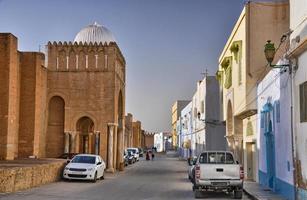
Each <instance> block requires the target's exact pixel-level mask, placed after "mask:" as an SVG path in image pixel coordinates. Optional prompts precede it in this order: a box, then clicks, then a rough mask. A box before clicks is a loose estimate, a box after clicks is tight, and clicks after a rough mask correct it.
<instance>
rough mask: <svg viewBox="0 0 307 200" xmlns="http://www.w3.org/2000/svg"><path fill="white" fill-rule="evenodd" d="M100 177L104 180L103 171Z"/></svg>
mask: <svg viewBox="0 0 307 200" xmlns="http://www.w3.org/2000/svg"><path fill="white" fill-rule="evenodd" d="M101 179H102V180H104V172H103V174H102V176H101Z"/></svg>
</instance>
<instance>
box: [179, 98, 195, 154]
mask: <svg viewBox="0 0 307 200" xmlns="http://www.w3.org/2000/svg"><path fill="white" fill-rule="evenodd" d="M180 118H181V127H182V128H181V139H182V141H181V144H180V146H181V147H182V145H183V143H185V142H188V140H190V141H191V144H192V143H194V141H192V102H190V103H189V104H188V105H187V106H186V107H185V108H183V109H182V111H181V116H180ZM193 139H194V137H193ZM194 148H195V145H194ZM182 149H183V157H184V158H188V157H189V156H190V155H189V149H186V148H182ZM191 150H192V151H193V150H194V149H192V146H191Z"/></svg>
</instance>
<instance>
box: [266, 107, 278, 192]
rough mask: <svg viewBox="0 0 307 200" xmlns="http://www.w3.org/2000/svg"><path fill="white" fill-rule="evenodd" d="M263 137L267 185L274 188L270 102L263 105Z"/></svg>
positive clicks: (273, 143)
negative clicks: (264, 141) (264, 140)
mask: <svg viewBox="0 0 307 200" xmlns="http://www.w3.org/2000/svg"><path fill="white" fill-rule="evenodd" d="M265 108H266V109H265V133H264V135H265V139H266V155H267V160H266V163H267V185H268V186H269V187H270V188H272V189H273V190H274V189H275V180H276V171H275V141H274V132H273V124H272V116H274V115H273V106H272V105H271V104H269V105H266V106H265Z"/></svg>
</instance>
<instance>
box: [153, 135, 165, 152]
mask: <svg viewBox="0 0 307 200" xmlns="http://www.w3.org/2000/svg"><path fill="white" fill-rule="evenodd" d="M154 146H155V147H156V148H157V152H163V151H164V150H165V149H164V135H163V132H160V133H156V134H155V136H154Z"/></svg>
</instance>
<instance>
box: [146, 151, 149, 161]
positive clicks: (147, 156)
mask: <svg viewBox="0 0 307 200" xmlns="http://www.w3.org/2000/svg"><path fill="white" fill-rule="evenodd" d="M146 160H150V158H149V153H148V151H147V152H146Z"/></svg>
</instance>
